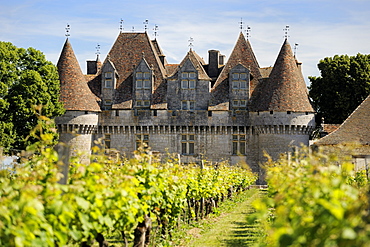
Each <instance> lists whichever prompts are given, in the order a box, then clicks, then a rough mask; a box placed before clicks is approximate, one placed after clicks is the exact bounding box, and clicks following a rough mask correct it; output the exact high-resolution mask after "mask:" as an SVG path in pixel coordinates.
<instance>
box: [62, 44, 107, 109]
mask: <svg viewBox="0 0 370 247" xmlns="http://www.w3.org/2000/svg"><path fill="white" fill-rule="evenodd" d="M57 68H58V73H59V80H60V94H61V95H60V100H61V101H62V102H63V103H64V108H65V109H66V110H72V111H95V112H99V111H100V107H99V104H98V103H97V100H96V99H97V98H96V96H95V95H94V94H93V93H92V92H91V90H90V88H89V86H88V84H87V81H86V79H85V77H84V75H83V74H82V71H81V68H80V65H79V64H78V61H77V59H76V56H75V54H74V52H73V49H72V46H71V44H70V42H69V40H68V38H67V40H66V42H65V43H64V46H63V49H62V52H61V54H60V57H59V60H58V63H57Z"/></svg>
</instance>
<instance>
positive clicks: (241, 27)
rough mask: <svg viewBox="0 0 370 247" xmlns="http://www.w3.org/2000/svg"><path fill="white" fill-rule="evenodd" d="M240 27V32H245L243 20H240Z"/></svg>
mask: <svg viewBox="0 0 370 247" xmlns="http://www.w3.org/2000/svg"><path fill="white" fill-rule="evenodd" d="M239 25H240V32H243V25H244V22H243V18H240V22H239Z"/></svg>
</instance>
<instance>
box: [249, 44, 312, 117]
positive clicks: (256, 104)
mask: <svg viewBox="0 0 370 247" xmlns="http://www.w3.org/2000/svg"><path fill="white" fill-rule="evenodd" d="M250 110H251V111H278V112H283V111H292V112H314V110H313V108H312V105H311V103H310V101H309V98H308V92H307V87H306V84H305V82H304V79H303V77H302V74H301V72H300V71H299V68H298V65H297V62H296V60H295V58H294V56H293V53H292V48H291V47H290V44H289V42H288V40H287V39H285V41H284V44H283V46H282V47H281V50H280V53H279V55H278V57H277V59H276V62H275V65H274V67H273V69H272V71H271V73H270V76H269V79H267V80H263V81H261V83H260V84H259V85H258V87H257V88H256V90H255V92H253V94H252V98H251V105H250Z"/></svg>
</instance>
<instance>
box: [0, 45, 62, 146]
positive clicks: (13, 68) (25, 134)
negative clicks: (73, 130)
mask: <svg viewBox="0 0 370 247" xmlns="http://www.w3.org/2000/svg"><path fill="white" fill-rule="evenodd" d="M59 95H60V89H59V76H58V72H57V68H56V66H55V65H53V64H52V63H51V62H50V61H47V60H46V58H45V56H44V54H43V53H42V52H40V51H38V50H36V49H34V48H31V47H30V48H28V49H23V48H18V47H16V46H14V45H13V44H12V43H10V42H0V147H3V148H4V149H5V151H9V150H11V149H20V150H24V149H25V148H26V147H27V146H28V145H29V144H31V143H33V142H35V139H34V138H32V137H29V134H30V132H31V130H33V129H34V128H35V126H36V124H37V121H38V117H37V115H36V114H41V115H43V116H45V117H49V118H54V117H56V116H60V115H62V114H63V113H64V107H63V104H62V103H61V102H60V101H59ZM35 106H42V109H41V110H40V111H39V112H36V108H37V107H35ZM45 131H46V130H45ZM56 138H57V133H54V139H56Z"/></svg>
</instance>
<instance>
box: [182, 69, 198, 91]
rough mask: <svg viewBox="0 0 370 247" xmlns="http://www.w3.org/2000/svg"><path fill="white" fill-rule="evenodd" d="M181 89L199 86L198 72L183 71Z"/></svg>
mask: <svg viewBox="0 0 370 247" xmlns="http://www.w3.org/2000/svg"><path fill="white" fill-rule="evenodd" d="M180 79H181V80H180V87H181V89H195V88H196V87H197V73H196V72H193V71H183V72H181V78H180Z"/></svg>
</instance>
